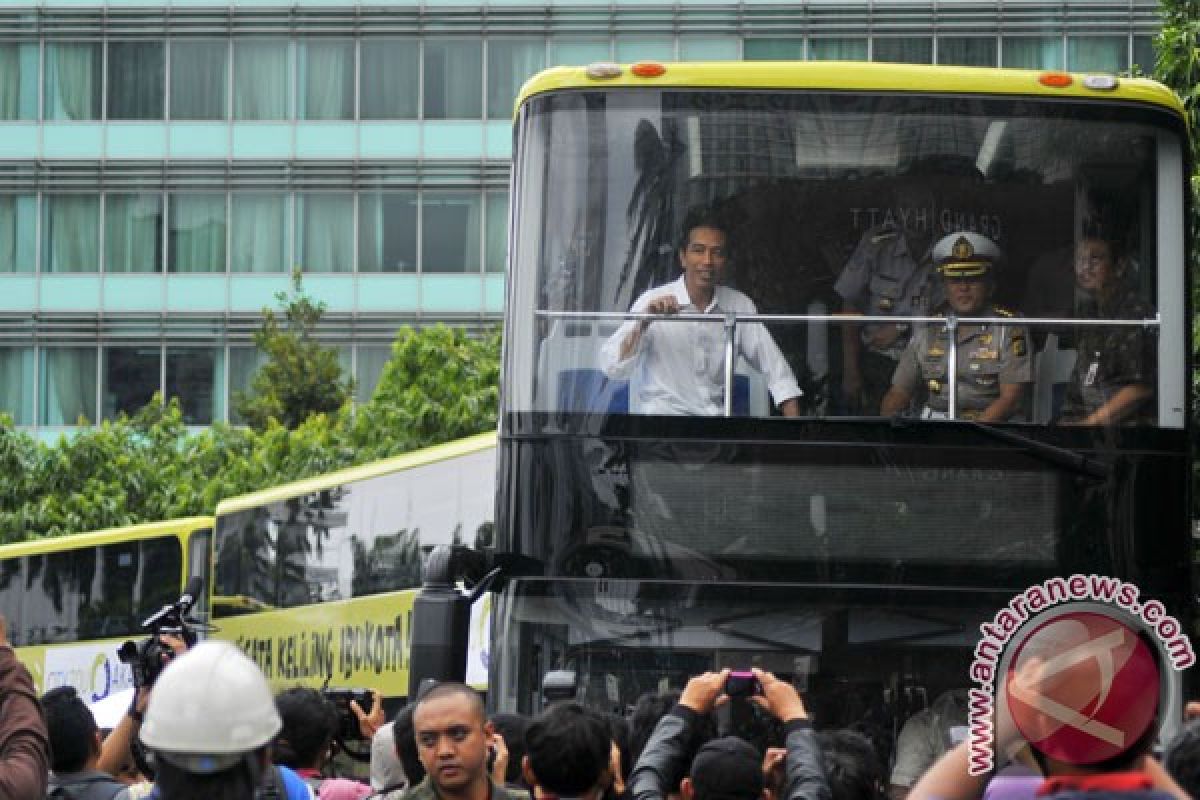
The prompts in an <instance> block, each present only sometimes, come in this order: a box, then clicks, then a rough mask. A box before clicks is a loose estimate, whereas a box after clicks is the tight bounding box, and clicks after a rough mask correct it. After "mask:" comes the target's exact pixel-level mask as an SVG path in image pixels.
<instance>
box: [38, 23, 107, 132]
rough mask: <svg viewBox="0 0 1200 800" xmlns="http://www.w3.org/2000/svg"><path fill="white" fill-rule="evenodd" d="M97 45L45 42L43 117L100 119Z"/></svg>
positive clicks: (99, 77) (98, 48)
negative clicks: (44, 102) (44, 101)
mask: <svg viewBox="0 0 1200 800" xmlns="http://www.w3.org/2000/svg"><path fill="white" fill-rule="evenodd" d="M102 70H103V67H102V64H101V61H100V45H99V44H97V43H95V42H55V43H51V44H47V45H46V106H45V111H44V113H45V116H46V119H100V86H101V84H102V77H103V76H102Z"/></svg>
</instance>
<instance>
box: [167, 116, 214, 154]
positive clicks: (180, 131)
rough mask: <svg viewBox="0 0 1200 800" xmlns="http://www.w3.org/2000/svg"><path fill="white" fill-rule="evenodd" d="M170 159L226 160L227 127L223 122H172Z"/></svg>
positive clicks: (169, 133) (170, 129)
mask: <svg viewBox="0 0 1200 800" xmlns="http://www.w3.org/2000/svg"><path fill="white" fill-rule="evenodd" d="M168 128H169V130H168V136H169V142H170V148H171V157H172V158H228V157H229V125H228V124H227V123H224V122H172V123H171V124H170V125H169V126H168Z"/></svg>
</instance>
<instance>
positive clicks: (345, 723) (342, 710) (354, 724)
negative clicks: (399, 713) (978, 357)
mask: <svg viewBox="0 0 1200 800" xmlns="http://www.w3.org/2000/svg"><path fill="white" fill-rule="evenodd" d="M321 694H322V696H324V698H325V700H326V701H328V702H329V703H332V704H333V707H334V708H336V709H337V715H338V727H337V733H336V734H334V737H333V738H334V740H335V741H338V742H353V741H359V740H361V739H362V738H363V735H362V731H361V730H359V727H358V716H357V715H356V714H355V713H354V709H352V708H351V707H350V703H351V701H353V702H357V703H358V707H359V708H361V709H362V710H363V711H364V712H366V713H370V711H371V690H370V689H330V688H328V687H327V688H324V689H322V690H321Z"/></svg>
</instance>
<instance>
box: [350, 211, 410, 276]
mask: <svg viewBox="0 0 1200 800" xmlns="http://www.w3.org/2000/svg"><path fill="white" fill-rule="evenodd" d="M416 269H417V193H416V192H363V193H362V194H361V195H360V196H359V204H358V270H359V272H416Z"/></svg>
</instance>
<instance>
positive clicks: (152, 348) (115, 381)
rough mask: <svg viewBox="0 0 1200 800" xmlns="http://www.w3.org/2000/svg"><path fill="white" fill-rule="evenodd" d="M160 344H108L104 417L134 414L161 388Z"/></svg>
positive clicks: (105, 358)
mask: <svg viewBox="0 0 1200 800" xmlns="http://www.w3.org/2000/svg"><path fill="white" fill-rule="evenodd" d="M159 358H160V353H159V348H158V346H157V345H145V346H141V347H106V348H104V383H103V384H101V385H102V393H103V396H104V409H103V411H104V419H116V418H117V416H118V415H120V414H126V415H128V416H132V415H134V414H136V413H137V412H138V411H139V410H141V408H142V406H144V405H146V403H149V402H150V400H151V399H152V398H153V397H154V393H155V392H157V391H158V389H159V382H158V381H159V369H160V367H159Z"/></svg>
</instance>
